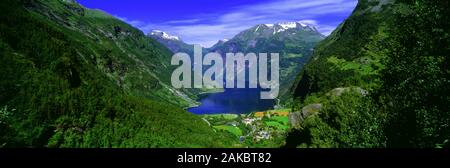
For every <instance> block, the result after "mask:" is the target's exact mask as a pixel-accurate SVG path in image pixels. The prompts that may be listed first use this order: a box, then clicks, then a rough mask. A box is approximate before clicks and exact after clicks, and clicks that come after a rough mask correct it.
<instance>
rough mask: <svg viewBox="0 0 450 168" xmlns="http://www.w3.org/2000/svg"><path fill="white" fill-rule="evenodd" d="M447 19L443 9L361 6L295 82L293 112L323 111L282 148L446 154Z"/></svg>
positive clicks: (416, 0)
mask: <svg viewBox="0 0 450 168" xmlns="http://www.w3.org/2000/svg"><path fill="white" fill-rule="evenodd" d="M449 16H450V15H449V8H448V2H444V1H426V0H397V1H395V2H394V1H389V0H388V1H368V0H360V1H359V4H358V6H357V8H356V10H355V11H354V13H353V14H352V15H351V16H350V17H349V18H348V19H347V20H346V21H345V22H344V23H342V24H341V25H340V26H339V27H338V28H337V30H335V31H334V32H333V33H332V34H331V35H330V36H329V37H328V38H326V39H325V40H324V41H322V42H321V43H320V44H319V45H318V46H317V47H316V50H315V53H314V56H313V58H312V60H311V61H310V62H309V63H308V64H307V65H306V66H305V69H304V70H303V71H302V73H301V74H300V76H299V78H298V80H297V82H296V85H297V87H296V89H295V90H294V94H295V96H296V97H298V100H297V101H296V103H295V106H294V107H293V108H294V111H299V110H301V108H302V107H305V106H307V105H309V104H315V103H320V104H321V106H322V108H321V109H320V110H319V113H317V114H316V115H311V116H309V117H307V118H306V119H304V121H302V123H301V128H299V129H298V130H297V131H299V132H300V133H298V132H295V131H293V132H292V134H291V135H297V136H296V138H292V136H290V137H289V138H288V139H289V140H288V142H287V143H288V144H291V143H294V144H295V146H297V147H421V148H433V147H448V143H447V142H448V139H449V137H450V129H449V125H450V112H449V109H450V108H449V107H450V106H449V105H450V99H449V96H448V93H450V90H449V89H450V87H449V86H450V85H449V84H450V79H449V76H450V75H449V73H450V70H449V69H448V68H449V67H450V66H449V62H450V61H449V60H448V58H449V53H450V45H449V44H450V43H449V42H450V35H449V34H450V33H449V31H448V30H449V29H448V28H449V27H450V25H449V22H448V20H449ZM349 88H353V89H349ZM299 135H300V136H299ZM290 141H291V142H290ZM294 141H295V142H294Z"/></svg>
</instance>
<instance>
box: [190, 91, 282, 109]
mask: <svg viewBox="0 0 450 168" xmlns="http://www.w3.org/2000/svg"><path fill="white" fill-rule="evenodd" d="M260 92H261V89H249V88H246V89H225V91H224V92H221V93H212V94H209V95H207V96H205V97H204V98H202V99H201V100H200V102H201V105H200V106H198V107H192V108H189V109H188V111H189V112H191V113H194V114H247V113H251V112H255V111H264V110H269V109H272V108H273V106H274V104H275V103H274V102H275V101H274V100H261V99H260Z"/></svg>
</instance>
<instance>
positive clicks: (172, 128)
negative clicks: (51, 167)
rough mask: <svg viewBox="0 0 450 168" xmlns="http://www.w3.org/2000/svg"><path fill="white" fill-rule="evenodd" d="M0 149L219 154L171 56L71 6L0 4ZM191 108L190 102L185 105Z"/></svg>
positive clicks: (219, 139) (61, 2) (216, 137)
mask: <svg viewBox="0 0 450 168" xmlns="http://www.w3.org/2000/svg"><path fill="white" fill-rule="evenodd" d="M0 13H1V14H0V53H1V57H0V59H1V60H0V69H1V70H0V76H1V77H2V79H1V80H0V81H1V83H0V93H1V94H0V106H1V107H2V108H1V111H0V112H1V113H0V130H1V131H0V147H43V146H49V147H218V146H225V145H227V144H228V143H227V142H230V141H228V138H227V136H224V135H222V134H219V133H215V132H214V131H213V129H212V128H211V127H209V126H208V124H207V123H206V122H204V121H203V120H201V119H200V118H199V117H197V116H195V115H192V114H190V113H188V112H186V111H183V110H181V108H180V107H182V106H187V105H189V104H190V103H191V102H188V101H189V98H188V97H187V96H185V95H184V94H183V93H181V92H178V91H176V90H173V89H172V88H171V87H170V86H168V83H169V77H170V72H171V68H172V67H169V63H170V62H169V60H170V51H169V50H167V49H166V48H165V47H163V46H161V45H160V44H159V43H158V42H156V41H154V40H153V39H150V38H148V37H146V36H145V35H144V34H143V33H142V32H141V31H139V30H137V29H135V28H133V27H131V26H129V25H127V24H125V23H123V22H121V21H119V20H117V19H114V18H113V17H111V16H109V15H107V14H105V13H102V12H100V11H95V10H89V9H86V8H84V7H81V6H80V5H78V4H76V3H74V2H72V1H67V0H58V1H56V0H52V1H38V0H34V1H29V0H23V1H16V0H4V1H1V2H0ZM183 98H184V99H183Z"/></svg>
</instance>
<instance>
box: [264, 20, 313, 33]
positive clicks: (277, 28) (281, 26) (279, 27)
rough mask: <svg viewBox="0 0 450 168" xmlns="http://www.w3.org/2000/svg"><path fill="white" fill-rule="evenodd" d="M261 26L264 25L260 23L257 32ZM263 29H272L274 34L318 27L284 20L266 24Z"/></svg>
mask: <svg viewBox="0 0 450 168" xmlns="http://www.w3.org/2000/svg"><path fill="white" fill-rule="evenodd" d="M261 26H263V25H258V26H257V27H256V29H255V32H256V31H258V30H259V29H261ZM262 29H269V30H271V31H272V34H276V33H280V32H283V31H286V30H289V29H309V30H311V31H317V28H316V27H314V26H313V25H310V24H307V23H304V22H282V23H277V24H264V26H263V28H262Z"/></svg>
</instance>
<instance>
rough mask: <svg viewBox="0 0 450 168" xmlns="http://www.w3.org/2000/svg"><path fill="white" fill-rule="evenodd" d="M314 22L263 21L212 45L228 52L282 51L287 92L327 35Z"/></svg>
mask: <svg viewBox="0 0 450 168" xmlns="http://www.w3.org/2000/svg"><path fill="white" fill-rule="evenodd" d="M324 38H325V37H324V36H323V35H322V34H320V33H319V32H318V31H317V30H316V29H315V28H314V27H313V26H308V25H305V24H303V23H300V22H290V23H279V24H274V25H269V24H261V25H257V26H254V27H252V28H250V29H248V30H245V31H243V32H241V33H239V34H238V35H236V36H235V37H233V38H232V39H230V40H228V41H226V42H222V43H221V44H220V43H219V44H216V45H215V46H213V47H212V48H210V49H209V51H211V52H219V53H221V54H224V53H227V52H232V53H236V52H243V53H249V52H254V53H279V54H280V85H281V87H280V88H281V90H280V95H281V96H286V95H287V93H288V91H289V89H288V88H290V87H291V86H292V83H293V81H294V79H295V76H296V74H298V72H299V71H300V70H301V69H302V67H303V65H304V64H305V63H306V62H307V61H308V60H309V58H310V56H311V53H312V50H313V48H314V46H315V45H316V44H317V43H318V42H319V41H321V40H322V39H324Z"/></svg>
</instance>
